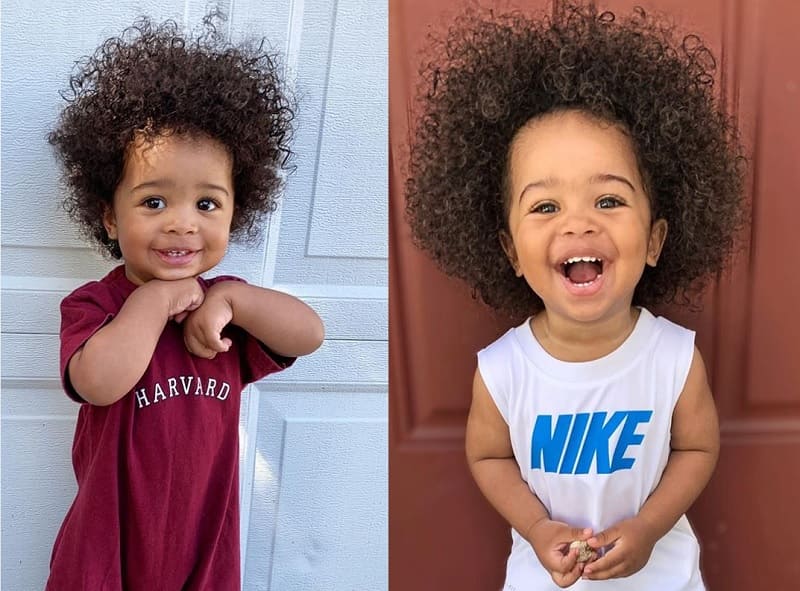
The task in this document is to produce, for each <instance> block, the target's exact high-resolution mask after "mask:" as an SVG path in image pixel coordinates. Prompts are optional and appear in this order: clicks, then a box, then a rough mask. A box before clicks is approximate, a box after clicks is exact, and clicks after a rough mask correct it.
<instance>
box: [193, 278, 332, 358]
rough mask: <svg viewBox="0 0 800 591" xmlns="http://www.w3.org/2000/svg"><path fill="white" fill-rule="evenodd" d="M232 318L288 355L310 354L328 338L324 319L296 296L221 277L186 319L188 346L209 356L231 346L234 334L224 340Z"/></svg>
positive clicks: (267, 344) (243, 327) (199, 353)
mask: <svg viewBox="0 0 800 591" xmlns="http://www.w3.org/2000/svg"><path fill="white" fill-rule="evenodd" d="M229 322H230V323H233V324H235V325H236V326H239V327H240V328H242V329H244V330H245V331H247V332H248V333H250V334H251V335H252V336H253V337H255V338H256V339H258V340H259V341H261V342H262V343H263V344H264V345H266V346H267V347H268V348H269V349H270V351H273V352H274V353H277V354H278V355H282V356H284V357H299V356H301V355H308V354H309V353H311V352H313V351H315V350H316V349H317V348H318V347H319V346H320V345H321V344H322V340H323V338H324V328H323V326H322V320H320V318H319V316H317V313H316V312H314V310H312V309H311V308H310V307H308V306H307V305H306V304H304V303H303V302H301V301H300V300H298V299H297V298H295V297H293V296H290V295H288V294H285V293H282V292H280V291H275V290H273V289H267V288H264V287H257V286H255V285H248V284H247V283H243V282H240V281H220V282H218V283H215V284H214V285H212V286H211V287H210V288H209V289H208V291H207V292H206V297H205V301H204V302H203V305H202V306H201V307H200V308H199V309H197V310H195V311H194V312H192V314H190V315H189V317H188V318H187V319H186V323H185V326H184V336H185V341H186V347H187V348H188V349H189V351H191V352H192V353H193V354H195V355H197V356H199V357H206V358H209V359H213V358H214V357H215V356H216V354H217V353H221V352H223V351H227V350H228V348H229V347H230V345H231V343H230V339H227V338H225V339H223V338H222V337H221V333H222V329H223V328H225V326H226V325H227V324H228V323H229Z"/></svg>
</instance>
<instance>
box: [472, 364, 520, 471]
mask: <svg viewBox="0 0 800 591" xmlns="http://www.w3.org/2000/svg"><path fill="white" fill-rule="evenodd" d="M466 448H467V460H468V461H469V462H470V463H472V462H474V461H478V460H482V459H486V458H508V457H513V455H514V454H513V451H512V448H511V436H510V435H509V431H508V425H507V424H506V422H505V419H503V415H502V414H500V411H499V410H498V409H497V405H496V404H495V402H494V400H493V399H492V395H491V394H490V393H489V390H488V389H487V387H486V384H485V383H484V381H483V378H482V377H481V372H480V370H479V369H476V370H475V377H474V378H473V381H472V404H471V405H470V409H469V417H468V418H467V435H466Z"/></svg>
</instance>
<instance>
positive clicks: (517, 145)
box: [509, 110, 641, 186]
mask: <svg viewBox="0 0 800 591" xmlns="http://www.w3.org/2000/svg"><path fill="white" fill-rule="evenodd" d="M509 169H510V170H509V172H510V173H511V175H512V180H513V176H514V175H515V173H523V174H526V175H530V174H534V175H539V176H541V177H542V180H544V179H549V180H551V181H560V180H568V179H563V178H562V177H572V176H575V177H580V176H586V177H587V178H588V177H595V176H596V175H599V174H620V173H624V174H625V175H629V176H633V177H634V178H635V180H636V181H637V183H638V184H639V186H641V179H640V178H639V177H640V175H639V165H638V160H637V155H636V150H635V146H634V144H633V141H632V140H631V138H630V135H629V134H628V133H627V130H625V128H624V127H623V126H622V125H620V124H616V123H612V122H609V121H606V120H603V119H600V118H598V117H596V116H593V115H590V114H587V113H584V112H582V111H577V110H569V111H559V112H553V113H548V114H545V115H542V116H539V117H536V118H535V119H532V120H530V121H528V122H527V123H526V124H525V125H523V126H522V127H521V128H520V129H519V130H518V131H517V133H516V134H515V135H514V138H513V139H512V141H511V145H510V147H509Z"/></svg>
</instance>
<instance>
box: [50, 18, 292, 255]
mask: <svg viewBox="0 0 800 591" xmlns="http://www.w3.org/2000/svg"><path fill="white" fill-rule="evenodd" d="M221 21H224V16H223V15H222V14H221V13H219V12H212V13H210V14H208V15H206V17H205V18H204V19H203V27H202V32H201V33H200V34H198V35H197V36H196V37H195V38H191V37H189V36H186V35H184V34H183V33H182V32H181V30H180V29H179V27H178V25H177V23H175V22H174V21H166V22H164V23H162V24H159V25H157V24H154V23H153V22H152V21H151V20H150V19H149V18H148V17H140V18H139V19H137V20H136V22H135V23H134V24H133V26H131V27H129V28H127V29H125V31H123V33H122V34H121V35H120V36H119V37H112V38H110V39H107V40H106V41H105V42H104V43H103V44H102V45H101V46H100V47H99V48H98V49H97V50H96V51H95V53H94V54H93V55H91V56H88V57H85V58H83V59H82V60H80V61H79V62H77V63H76V68H75V71H74V72H73V74H72V76H71V78H70V89H71V90H70V91H68V92H66V93H62V97H63V98H64V99H65V100H66V101H68V103H69V104H68V105H67V106H66V107H65V108H64V110H63V111H62V113H61V116H60V119H59V121H58V124H57V127H56V128H55V129H54V130H53V131H52V132H51V133H50V134H49V135H48V141H49V142H50V144H52V145H53V146H54V147H55V151H56V155H57V157H58V158H59V160H60V161H61V163H62V164H63V170H64V174H63V176H64V180H65V182H66V185H67V187H68V189H69V191H68V194H67V196H66V197H65V199H64V202H63V205H64V208H65V209H66V211H67V213H68V214H69V216H70V218H72V220H73V221H75V222H76V223H77V225H78V226H79V227H80V230H81V232H82V233H83V234H84V235H85V236H86V237H88V238H89V239H90V240H92V241H94V242H95V243H96V244H97V245H98V246H99V247H100V249H101V251H103V252H104V253H106V254H109V255H111V256H112V257H113V258H117V259H119V258H121V256H122V253H121V252H120V250H119V245H118V244H117V243H116V242H115V241H112V240H110V239H109V237H108V234H107V233H106V230H105V228H104V227H103V222H102V219H103V211H104V210H105V209H106V207H108V206H110V205H111V203H112V199H113V195H114V190H115V188H116V186H117V184H118V183H119V181H120V179H121V177H122V171H123V167H124V164H125V157H126V153H127V152H126V151H127V149H128V148H129V146H131V144H132V141H133V140H134V139H137V140H139V139H143V140H144V141H146V142H150V141H152V140H154V139H156V138H157V137H159V136H163V135H170V134H178V135H184V136H186V137H192V138H204V137H205V138H210V139H213V140H216V141H218V142H220V143H222V145H224V146H225V148H226V149H227V150H228V151H229V153H230V155H231V156H232V160H233V186H234V192H235V209H234V214H233V221H232V223H231V234H232V236H233V237H234V238H239V237H244V238H246V239H255V238H256V237H257V235H258V232H257V230H258V223H259V222H260V221H261V220H262V218H263V217H264V216H265V215H266V214H268V213H269V212H271V211H274V209H275V207H276V206H277V201H276V200H277V196H278V192H279V190H280V189H281V187H282V184H283V176H284V175H283V172H284V171H286V172H290V171H291V168H292V167H291V165H290V161H291V158H292V151H291V149H290V141H291V138H292V128H291V122H292V120H293V119H294V102H293V100H292V98H291V97H290V95H289V94H288V92H287V90H286V88H285V87H284V84H283V82H282V79H281V77H280V65H279V63H278V58H277V56H276V55H272V54H270V53H268V52H265V51H264V49H263V45H264V42H263V41H261V43H255V42H252V41H251V42H246V43H243V44H241V45H238V46H233V45H230V44H229V43H228V42H227V41H225V39H224V38H223V36H222V35H221V34H220V33H219V32H218V30H217V26H216V25H215V23H219V22H221Z"/></svg>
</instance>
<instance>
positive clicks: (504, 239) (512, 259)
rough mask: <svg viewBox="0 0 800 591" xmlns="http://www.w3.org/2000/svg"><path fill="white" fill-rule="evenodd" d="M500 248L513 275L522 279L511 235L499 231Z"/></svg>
mask: <svg viewBox="0 0 800 591" xmlns="http://www.w3.org/2000/svg"><path fill="white" fill-rule="evenodd" d="M500 246H502V247H503V252H504V253H506V256H507V257H508V262H509V263H511V266H512V267H513V269H514V274H515V275H516V276H517V277H522V269H520V267H519V260H518V259H517V249H516V248H514V240H513V239H512V238H511V235H510V234H509V233H508V232H506V231H505V230H500Z"/></svg>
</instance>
